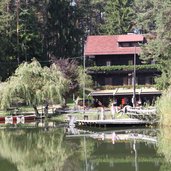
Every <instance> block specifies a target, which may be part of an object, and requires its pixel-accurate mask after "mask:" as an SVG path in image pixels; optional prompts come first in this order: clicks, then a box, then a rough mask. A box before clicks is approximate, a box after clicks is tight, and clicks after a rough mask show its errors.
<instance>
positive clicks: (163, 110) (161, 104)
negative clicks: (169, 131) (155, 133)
mask: <svg viewBox="0 0 171 171" xmlns="http://www.w3.org/2000/svg"><path fill="white" fill-rule="evenodd" d="M156 106H157V109H158V113H159V116H160V125H161V126H169V127H170V126H171V88H169V89H168V90H167V91H165V92H164V93H163V95H162V96H161V97H160V99H158V101H157V103H156Z"/></svg>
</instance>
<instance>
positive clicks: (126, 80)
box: [123, 77, 128, 85]
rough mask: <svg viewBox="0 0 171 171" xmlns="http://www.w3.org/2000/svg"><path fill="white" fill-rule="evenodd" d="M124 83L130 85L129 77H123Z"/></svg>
mask: <svg viewBox="0 0 171 171" xmlns="http://www.w3.org/2000/svg"><path fill="white" fill-rule="evenodd" d="M123 85H128V77H124V78H123Z"/></svg>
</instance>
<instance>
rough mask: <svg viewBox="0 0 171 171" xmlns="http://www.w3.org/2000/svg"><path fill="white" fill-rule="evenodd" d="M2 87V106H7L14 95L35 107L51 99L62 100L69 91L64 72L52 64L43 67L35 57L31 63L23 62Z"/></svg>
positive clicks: (0, 101)
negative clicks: (48, 66) (64, 93)
mask: <svg viewBox="0 0 171 171" xmlns="http://www.w3.org/2000/svg"><path fill="white" fill-rule="evenodd" d="M4 84H6V86H3V88H2V89H1V90H2V92H1V94H2V95H1V96H2V97H1V100H0V105H1V108H7V107H9V106H10V104H11V103H12V101H13V98H14V97H20V98H23V99H25V101H26V103H27V104H29V105H32V106H33V107H34V108H35V107H36V106H37V105H39V104H42V103H44V102H45V101H51V102H55V103H61V102H62V93H63V92H64V91H67V85H68V82H67V80H66V79H65V78H64V77H63V75H62V73H61V72H60V71H59V70H58V69H57V68H56V65H52V66H51V67H50V68H47V67H44V68H42V67H41V65H40V63H39V62H38V61H36V60H35V59H34V60H33V61H32V62H31V63H27V62H25V63H22V64H21V65H20V66H19V67H18V68H17V69H16V71H15V74H14V75H13V76H11V77H10V78H9V79H8V80H7V81H6V83H4Z"/></svg>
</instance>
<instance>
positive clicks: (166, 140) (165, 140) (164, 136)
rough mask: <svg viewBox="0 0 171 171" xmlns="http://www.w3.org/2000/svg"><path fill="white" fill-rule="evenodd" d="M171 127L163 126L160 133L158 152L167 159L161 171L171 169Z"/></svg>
mask: <svg viewBox="0 0 171 171" xmlns="http://www.w3.org/2000/svg"><path fill="white" fill-rule="evenodd" d="M170 133H171V128H169V127H161V128H160V132H159V134H158V153H159V154H160V155H163V156H164V158H165V160H164V161H163V164H162V166H161V171H170V168H171V136H170Z"/></svg>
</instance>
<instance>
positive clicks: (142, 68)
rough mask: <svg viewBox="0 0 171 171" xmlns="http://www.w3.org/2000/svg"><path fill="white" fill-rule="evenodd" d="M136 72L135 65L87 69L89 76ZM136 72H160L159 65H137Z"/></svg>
mask: <svg viewBox="0 0 171 171" xmlns="http://www.w3.org/2000/svg"><path fill="white" fill-rule="evenodd" d="M133 70H134V65H112V66H93V67H87V69H86V72H87V73H88V74H98V73H104V74H108V73H131V72H133ZM136 72H142V73H144V72H160V70H159V65H157V64H147V65H136Z"/></svg>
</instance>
